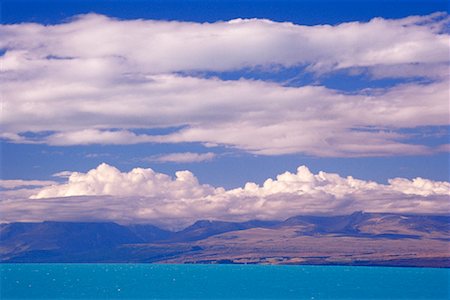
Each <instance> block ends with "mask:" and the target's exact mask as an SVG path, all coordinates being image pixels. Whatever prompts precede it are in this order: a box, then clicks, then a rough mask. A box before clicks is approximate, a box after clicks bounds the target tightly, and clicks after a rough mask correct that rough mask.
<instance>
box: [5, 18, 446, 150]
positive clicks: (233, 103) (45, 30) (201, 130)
mask: <svg viewBox="0 0 450 300" xmlns="http://www.w3.org/2000/svg"><path fill="white" fill-rule="evenodd" d="M448 21H449V17H448V15H447V14H446V13H436V14H433V15H429V16H413V17H408V18H404V19H397V20H388V19H382V18H376V19H373V20H371V21H369V22H366V23H360V22H352V23H343V24H339V25H335V26H330V25H320V26H302V25H296V24H291V23H279V22H273V21H270V20H261V19H250V20H241V19H238V20H232V21H229V22H216V23H201V24H200V23H192V22H167V21H152V20H117V19H113V18H108V17H106V16H102V15H96V14H88V15H82V16H78V17H75V18H73V19H71V20H68V21H67V22H65V23H62V24H57V25H47V26H46V25H41V24H34V23H24V24H13V25H1V26H0V49H3V50H5V51H6V52H5V53H4V54H3V55H2V56H0V63H1V65H2V70H1V71H2V72H1V76H0V81H1V86H0V91H1V93H2V98H3V103H2V105H3V106H2V109H3V113H2V118H1V119H0V124H1V126H2V131H3V133H2V134H1V136H0V137H1V138H3V139H6V140H8V141H10V142H16V143H45V144H49V145H59V146H62V145H65V146H68V145H86V144H136V143H182V142H199V143H204V144H217V145H225V146H229V147H234V148H238V149H241V150H245V151H248V152H251V153H257V154H264V155H278V154H287V153H305V154H309V155H316V156H380V155H398V154H428V153H432V152H434V151H436V149H433V148H430V147H428V146H424V145H420V144H411V143H409V142H408V135H406V134H404V133H401V129H403V128H415V127H418V126H437V125H448V123H449V120H448V103H447V101H448V91H449V89H448V80H447V79H448V72H446V69H447V68H448V64H449V57H448V51H449V45H448V39H449V35H448V33H447V32H446V30H445V28H446V24H448ZM367 37H370V39H369V38H367ZM180 49H183V51H180ZM280 66H281V67H292V66H294V67H296V66H301V67H302V68H306V70H307V71H309V72H314V73H316V74H322V73H326V72H333V71H336V70H341V69H349V70H353V69H361V68H363V69H365V70H366V69H367V72H369V73H370V74H372V76H374V77H376V78H380V77H407V78H410V77H412V78H414V77H417V76H419V77H426V78H428V81H427V82H428V83H417V82H414V83H409V84H403V85H397V86H394V87H391V88H386V89H379V90H362V91H359V92H355V93H352V94H349V93H344V92H341V91H336V90H332V89H329V88H326V87H322V86H303V87H286V86H282V85H280V84H275V83H271V82H263V81H256V80H244V79H240V80H229V81H226V80H220V79H218V78H209V79H207V78H199V77H192V76H188V75H186V74H191V73H190V72H192V71H215V72H221V71H230V70H239V69H242V68H265V69H269V70H270V69H271V68H274V67H275V68H279V67H280ZM180 73H182V74H185V75H184V76H182V75H180ZM149 128H151V129H153V128H180V129H179V130H178V131H176V132H172V133H169V134H165V135H152V134H146V133H136V132H137V131H136V130H135V129H149ZM29 132H32V133H37V135H35V136H33V138H30V137H29V135H26V134H24V133H29ZM140 132H145V131H140ZM42 133H45V134H42ZM438 149H440V148H439V147H438Z"/></svg>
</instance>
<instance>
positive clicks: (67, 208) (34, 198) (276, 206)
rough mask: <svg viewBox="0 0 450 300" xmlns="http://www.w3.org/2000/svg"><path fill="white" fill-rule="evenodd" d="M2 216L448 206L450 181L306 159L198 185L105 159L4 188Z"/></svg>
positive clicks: (235, 217)
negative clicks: (35, 183)
mask: <svg viewBox="0 0 450 300" xmlns="http://www.w3.org/2000/svg"><path fill="white" fill-rule="evenodd" d="M1 193H2V197H1V198H2V200H1V207H2V214H1V218H2V219H1V221H39V220H48V219H51V220H110V221H115V222H123V223H136V222H138V223H155V224H160V225H164V226H168V227H172V228H174V227H180V226H185V225H187V224H189V223H191V222H193V221H195V220H198V219H218V220H232V221H243V220H248V219H283V218H287V217H290V216H293V215H298V214H345V213H351V212H353V211H356V210H364V211H374V212H402V213H405V212H406V213H437V214H444V213H446V214H448V213H450V202H449V201H448V200H449V196H450V183H449V182H438V181H431V180H427V179H423V178H416V179H413V180H409V179H405V178H395V179H392V180H390V181H389V184H387V185H385V184H379V183H376V182H372V181H364V180H359V179H355V178H353V177H346V178H344V177H341V176H339V175H338V174H332V173H326V172H319V173H318V174H313V173H312V172H311V171H310V170H309V169H308V168H307V167H305V166H301V167H299V168H298V169H297V172H296V173H290V172H285V173H283V174H280V175H278V176H277V177H276V178H275V179H267V180H266V181H265V182H264V184H262V185H261V186H260V185H257V184H255V183H251V182H250V183H247V184H245V186H244V187H242V188H237V189H231V190H225V189H224V188H220V187H219V188H215V187H212V186H210V185H205V184H200V183H199V182H198V180H197V178H196V177H195V176H194V175H193V174H192V173H191V172H189V171H179V172H176V173H175V178H172V177H171V176H168V175H165V174H161V173H157V172H155V171H153V170H152V169H142V168H136V169H133V170H131V171H129V172H121V171H119V170H118V169H116V168H115V167H112V166H110V165H107V164H101V165H99V166H98V167H97V168H96V169H92V170H90V171H89V172H87V173H79V172H72V173H71V174H70V176H69V177H68V179H67V182H65V183H62V184H54V185H51V186H46V187H43V188H40V189H31V190H29V191H28V194H27V196H28V197H29V198H28V199H27V198H25V195H26V193H25V192H24V191H18V192H17V191H14V190H12V191H6V192H5V191H3V192H1Z"/></svg>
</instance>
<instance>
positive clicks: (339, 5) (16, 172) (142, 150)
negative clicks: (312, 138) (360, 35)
mask: <svg viewBox="0 0 450 300" xmlns="http://www.w3.org/2000/svg"><path fill="white" fill-rule="evenodd" d="M2 4H3V5H2V23H7V24H12V23H20V22H38V23H44V24H57V23H60V22H65V21H67V19H68V18H70V17H72V16H73V15H77V14H84V13H90V12H95V13H99V14H105V15H108V16H111V17H117V18H121V19H135V18H144V19H156V20H182V21H194V22H215V21H220V20H230V19H234V18H267V19H271V20H274V21H280V22H284V21H289V22H294V23H297V24H305V25H317V24H339V23H343V22H351V21H359V22H364V21H368V20H370V19H372V18H374V17H383V18H402V17H406V16H410V15H426V14H430V13H433V12H436V11H445V10H447V9H448V7H447V3H446V2H445V1H64V2H61V1H4V2H3V3H2ZM298 69H299V67H291V68H287V69H281V70H279V71H276V72H273V71H271V70H268V71H267V70H266V71H264V70H254V69H252V68H249V69H248V70H245V69H244V70H240V71H233V72H213V73H211V72H206V73H205V72H201V74H200V75H202V76H218V77H220V78H224V79H227V80H233V79H239V78H241V77H244V78H251V79H263V80H272V81H276V82H281V83H283V84H287V85H294V86H301V85H307V84H311V83H313V84H319V85H324V86H326V87H329V88H332V89H338V90H342V91H348V92H353V91H358V90H361V89H364V88H383V87H389V86H394V85H396V84H400V83H403V82H411V81H412V82H414V81H420V80H422V81H423V80H424V79H421V78H406V79H405V78H400V79H399V78H381V79H377V80H373V79H371V78H370V76H368V75H367V74H362V75H357V76H349V75H348V73H347V72H335V73H332V74H326V75H323V76H321V77H319V78H315V76H314V75H313V74H311V73H302V72H301V71H300V72H299V70H298ZM422 130H423V129H422ZM426 130H427V131H434V130H435V128H432V127H431V128H430V127H428V128H426ZM410 131H411V132H414V131H415V130H410ZM438 131H440V132H441V133H443V134H441V135H440V136H437V137H435V138H428V139H426V140H425V139H422V140H421V141H420V142H422V143H424V144H432V143H443V144H444V143H447V142H448V127H447V128H446V127H442V126H441V127H439V128H438V129H436V132H438ZM417 132H419V130H418V131H417ZM412 139H413V138H412ZM205 151H208V149H205V148H204V147H202V146H201V145H200V144H199V143H180V144H176V145H173V144H163V145H161V144H153V143H145V144H137V145H131V146H130V145H127V146H111V145H100V146H98V145H87V146H76V147H54V146H46V145H27V144H14V143H8V142H5V141H3V145H2V153H3V154H2V177H3V178H4V179H15V178H26V179H32V178H41V179H44V178H46V179H48V178H50V175H51V174H53V173H56V172H57V171H60V170H62V169H64V170H66V169H67V170H77V171H87V170H89V169H90V168H92V167H94V166H96V165H97V164H99V163H100V162H103V161H105V162H108V163H111V164H114V165H117V166H118V167H120V168H123V169H130V168H132V167H134V166H151V167H152V168H154V169H156V170H159V171H162V172H168V173H173V172H174V171H175V170H178V169H184V168H188V169H190V170H194V172H195V174H196V175H197V176H198V177H199V178H200V180H201V181H202V182H205V183H211V184H214V185H222V186H227V187H236V186H240V185H242V184H243V183H245V182H246V181H256V182H261V181H263V180H264V179H266V178H267V177H271V176H275V175H276V174H278V173H280V172H282V171H284V170H295V168H296V167H297V166H298V165H301V164H306V165H308V166H309V167H310V168H311V169H312V170H315V171H318V170H327V171H330V172H339V173H340V174H343V175H353V176H356V177H359V178H364V179H372V180H376V181H379V182H385V181H386V179H387V178H392V177H398V176H401V177H409V178H412V177H415V176H423V177H426V178H431V179H435V180H447V179H448V176H449V175H448V169H447V168H446V167H444V166H445V165H447V164H448V155H447V154H445V153H439V154H434V155H419V156H415V155H407V156H401V155H400V156H399V155H395V156H393V157H392V156H391V157H390V156H388V157H364V158H359V157H358V158H351V157H347V158H321V157H314V156H311V155H305V154H302V153H296V154H290V155H280V156H270V157H267V156H255V155H252V154H248V153H245V151H239V150H235V149H221V148H219V149H215V150H214V151H216V152H217V153H224V152H225V153H226V155H224V156H223V157H220V158H216V159H214V161H209V162H203V163H188V164H186V163H157V164H154V163H149V162H143V161H141V160H140V159H143V158H145V157H149V156H152V155H158V154H162V153H166V152H167V153H171V152H205ZM86 156H88V157H86ZM237 170H239V171H238V172H236V171H237Z"/></svg>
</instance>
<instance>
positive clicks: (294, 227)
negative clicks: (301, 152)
mask: <svg viewBox="0 0 450 300" xmlns="http://www.w3.org/2000/svg"><path fill="white" fill-rule="evenodd" d="M398 247H403V248H404V249H409V250H408V251H409V252H408V251H406V250H405V251H404V253H403V252H401V251H397V252H398V253H396V250H395V249H397V248H398ZM403 248H401V249H403ZM333 249H335V250H333ZM449 249H450V216H445V215H412V214H395V213H366V212H354V213H352V214H350V215H339V216H294V217H291V218H288V219H286V220H282V221H261V220H249V221H245V222H227V221H212V220H198V221H196V222H195V223H193V224H192V225H190V226H187V227H186V228H184V229H181V230H179V231H169V230H165V229H162V228H160V227H158V226H155V225H152V224H128V225H120V224H117V223H114V222H55V221H44V222H36V223H32V222H24V223H20V222H16V223H3V224H0V262H3V263H5V262H158V263H273V264H367V265H402V264H406V265H410V266H443V267H448V266H450V263H449V261H450V251H448V250H449ZM333 251H334V252H333ZM402 251H403V250H402ZM324 253H326V255H324ZM402 261H403V263H402Z"/></svg>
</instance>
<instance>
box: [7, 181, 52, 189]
mask: <svg viewBox="0 0 450 300" xmlns="http://www.w3.org/2000/svg"><path fill="white" fill-rule="evenodd" d="M56 183H57V182H56V181H50V180H22V179H14V180H7V179H0V188H4V189H15V188H18V187H27V186H28V187H29V186H35V187H42V186H47V185H52V184H56Z"/></svg>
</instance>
